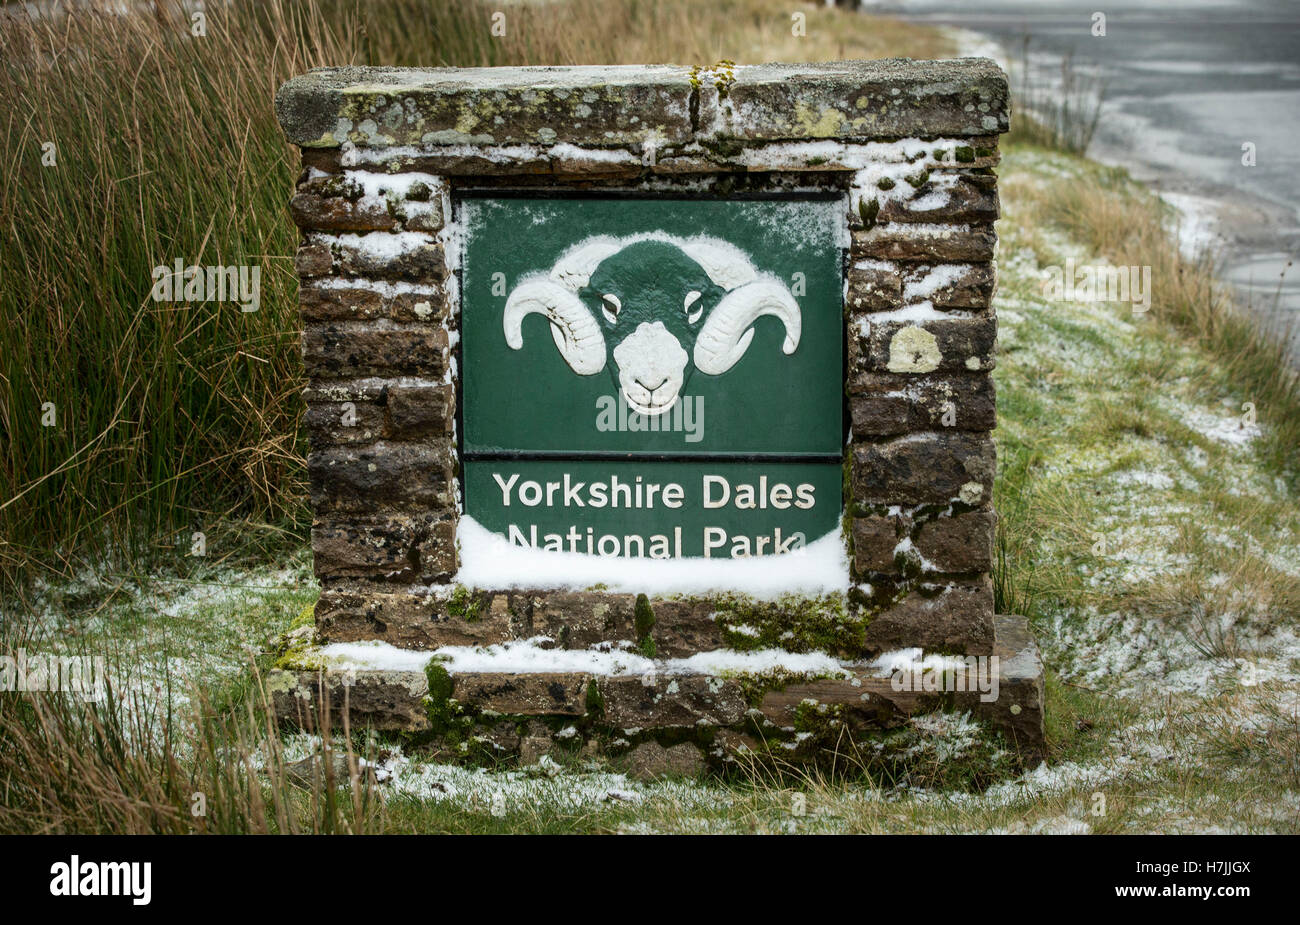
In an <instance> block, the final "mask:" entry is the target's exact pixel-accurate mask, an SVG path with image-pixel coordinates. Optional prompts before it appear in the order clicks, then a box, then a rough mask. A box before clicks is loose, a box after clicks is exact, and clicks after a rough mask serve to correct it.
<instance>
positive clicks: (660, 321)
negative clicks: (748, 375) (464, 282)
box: [503, 233, 800, 415]
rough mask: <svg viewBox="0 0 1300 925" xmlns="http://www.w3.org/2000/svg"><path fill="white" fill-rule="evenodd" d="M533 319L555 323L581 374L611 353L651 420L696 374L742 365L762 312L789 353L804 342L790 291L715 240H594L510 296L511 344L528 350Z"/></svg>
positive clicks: (626, 390) (563, 352)
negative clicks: (778, 328) (781, 333)
mask: <svg viewBox="0 0 1300 925" xmlns="http://www.w3.org/2000/svg"><path fill="white" fill-rule="evenodd" d="M533 313H538V314H541V315H544V316H546V319H547V320H548V321H550V323H551V336H552V338H553V339H554V340H555V346H556V347H558V348H559V351H560V356H561V357H563V358H564V361H565V362H566V363H567V364H568V365H569V368H570V369H572V370H573V371H574V372H575V373H577V374H578V375H580V376H593V375H595V374H596V373H599V372H600V371H601V370H602V369H604V368H605V363H606V360H607V359H609V358H610V357H612V360H613V370H612V371H613V373H614V375H615V379H616V382H617V385H618V388H619V390H620V391H621V392H622V394H623V397H624V398H625V399H626V400H627V403H628V405H629V407H631V408H632V409H633V410H634V411H637V412H639V413H641V414H645V415H657V414H663V413H664V412H666V411H668V410H669V409H670V408H672V406H673V405H674V404H675V403H676V402H677V399H678V397H679V396H680V394H681V391H682V388H683V387H684V385H685V384H686V381H687V380H688V379H689V378H690V375H691V371H692V370H693V369H698V370H699V371H700V372H702V373H704V374H705V375H709V376H720V375H722V374H723V373H725V372H726V371H727V370H729V369H731V367H733V366H735V365H736V363H737V362H738V361H739V360H740V358H741V357H742V356H744V355H745V351H746V350H748V349H749V344H750V341H752V340H753V339H754V329H753V326H754V322H756V321H757V320H758V319H759V318H761V317H762V316H764V315H772V316H774V317H776V318H779V319H780V320H781V322H782V324H784V325H785V342H784V343H783V345H782V350H783V351H784V352H785V353H786V354H787V355H789V354H792V353H794V351H795V349H796V348H798V346H799V332H800V312H799V304H798V303H797V302H796V301H795V299H794V296H793V295H791V293H790V290H789V289H788V288H787V287H786V286H785V284H784V283H782V282H781V281H780V280H779V279H777V278H776V277H773V276H764V275H760V274H759V273H758V271H757V270H756V269H755V268H754V265H753V263H751V262H750V260H749V258H748V257H746V256H745V254H744V252H742V251H741V250H740V249H739V248H736V247H735V246H733V245H731V244H728V243H726V242H725V241H720V240H718V239H716V238H707V237H696V238H689V239H684V238H678V237H674V236H672V235H666V234H662V233H654V234H644V235H633V236H632V237H629V238H621V239H620V238H611V237H597V238H589V239H587V240H586V241H583V242H581V243H579V244H578V245H576V246H574V247H573V248H570V249H569V250H568V251H567V252H566V253H565V254H564V255H563V256H562V257H561V258H560V259H559V260H558V261H557V262H556V264H555V267H554V268H553V269H552V270H551V272H550V274H549V275H547V276H545V277H534V278H531V279H527V280H525V281H523V282H521V283H520V284H519V285H518V286H517V287H516V288H515V290H514V291H513V292H511V293H510V295H509V297H508V298H507V299H506V307H505V315H504V318H503V326H504V329H505V337H506V343H507V344H508V345H509V346H510V347H511V348H513V349H515V350H518V349H520V348H521V347H522V346H523V332H522V327H521V326H522V323H523V320H524V318H526V317H527V316H528V315H531V314H533ZM607 337H608V340H610V341H612V342H613V343H614V348H613V350H612V351H607V348H606V343H607Z"/></svg>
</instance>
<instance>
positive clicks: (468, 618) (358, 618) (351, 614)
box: [316, 583, 531, 649]
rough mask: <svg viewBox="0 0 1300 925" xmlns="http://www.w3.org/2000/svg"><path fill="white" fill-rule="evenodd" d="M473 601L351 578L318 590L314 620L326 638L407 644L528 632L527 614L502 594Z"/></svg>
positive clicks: (467, 641) (480, 640) (460, 642)
mask: <svg viewBox="0 0 1300 925" xmlns="http://www.w3.org/2000/svg"><path fill="white" fill-rule="evenodd" d="M477 604H478V602H475V605H468V606H467V605H465V604H463V603H462V604H461V605H456V604H455V603H453V602H451V601H449V600H448V599H447V598H446V597H439V596H436V595H432V594H417V593H414V592H409V591H408V592H401V593H395V592H393V591H392V589H391V587H387V586H381V587H379V588H376V587H374V586H363V585H360V584H358V583H353V584H351V585H349V586H342V587H327V588H326V589H325V590H324V591H323V592H322V593H321V596H320V600H319V601H317V602H316V625H317V628H318V629H319V631H320V633H321V635H322V636H323V637H324V638H325V639H326V641H328V642H356V641H359V640H362V639H381V640H383V641H385V642H389V643H392V644H393V645H395V646H398V647H400V648H406V649H436V648H439V647H440V646H488V645H496V644H499V643H502V642H507V641H508V640H511V639H526V638H528V637H529V636H530V635H531V633H530V631H529V629H528V625H527V618H526V615H521V614H519V613H518V612H516V611H512V610H511V609H510V606H509V600H508V599H507V597H506V595H504V594H496V595H491V596H489V597H488V598H487V603H486V605H477ZM453 610H454V611H456V612H455V613H453V612H452V611H453Z"/></svg>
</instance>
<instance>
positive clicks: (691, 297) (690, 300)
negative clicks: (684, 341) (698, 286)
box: [683, 289, 704, 324]
mask: <svg viewBox="0 0 1300 925" xmlns="http://www.w3.org/2000/svg"><path fill="white" fill-rule="evenodd" d="M699 300H700V294H699V293H698V292H696V291H695V290H694V289H692V290H691V291H690V292H688V293H686V304H685V305H684V306H683V308H685V310H686V320H687V322H688V323H690V324H694V323H695V322H697V321H699V320H700V316H701V315H703V314H704V306H703V305H701V306H700V307H699V308H697V309H695V310H694V311H691V306H692V305H694V304H695V303H696V302H698V301H699Z"/></svg>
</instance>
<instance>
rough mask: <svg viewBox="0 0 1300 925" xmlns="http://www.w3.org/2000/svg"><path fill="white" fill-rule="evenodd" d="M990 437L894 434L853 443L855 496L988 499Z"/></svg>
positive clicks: (916, 500)
mask: <svg viewBox="0 0 1300 925" xmlns="http://www.w3.org/2000/svg"><path fill="white" fill-rule="evenodd" d="M995 464H996V455H995V452H994V447H993V441H992V440H991V439H990V438H989V437H987V436H984V435H982V434H964V433H944V434H916V435H909V436H904V437H897V438H895V439H893V440H887V441H883V442H881V443H868V444H858V445H856V446H854V448H853V486H852V487H853V500H854V501H855V502H857V503H858V504H859V505H864V504H948V503H950V502H953V501H958V502H960V503H962V504H967V505H971V506H975V505H980V504H984V503H986V502H987V501H988V500H989V498H990V496H991V493H992V491H993V472H994V466H995Z"/></svg>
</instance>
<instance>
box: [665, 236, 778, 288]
mask: <svg viewBox="0 0 1300 925" xmlns="http://www.w3.org/2000/svg"><path fill="white" fill-rule="evenodd" d="M674 243H675V244H676V245H677V246H678V247H680V248H681V249H682V252H683V253H684V254H686V256H687V257H690V258H691V259H692V260H694V261H695V262H696V263H698V264H699V265H700V266H701V267H703V268H704V272H705V273H706V274H707V275H708V277H709V279H711V280H713V283H714V285H717V286H721V287H722V288H723V289H735V288H736V287H737V286H743V285H744V284H745V283H750V282H753V281H754V280H755V279H757V278H758V271H757V270H755V269H754V264H753V263H751V262H750V260H749V258H748V257H747V256H745V252H744V251H742V250H741V249H740V248H738V247H736V245H734V244H732V243H730V242H728V241H721V240H719V239H717V238H707V237H704V236H699V237H695V238H690V239H689V240H683V239H682V238H677V239H676V240H675V241H674Z"/></svg>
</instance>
